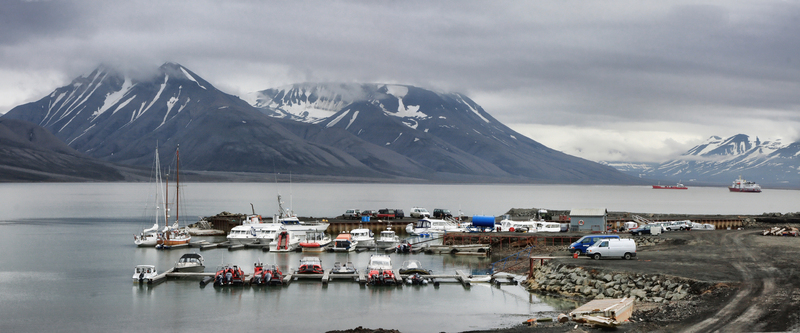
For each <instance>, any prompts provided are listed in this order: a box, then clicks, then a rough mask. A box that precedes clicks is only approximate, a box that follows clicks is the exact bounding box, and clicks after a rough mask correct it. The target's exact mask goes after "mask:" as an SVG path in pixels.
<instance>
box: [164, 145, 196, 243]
mask: <svg viewBox="0 0 800 333" xmlns="http://www.w3.org/2000/svg"><path fill="white" fill-rule="evenodd" d="M179 148H180V147H179ZM179 148H178V149H175V161H176V162H175V163H176V164H175V165H176V168H175V222H174V223H173V224H172V225H171V226H169V225H165V226H164V229H163V230H162V231H161V233H160V234H159V238H158V240H157V241H156V248H159V249H169V248H171V247H173V246H178V245H189V242H190V241H191V240H192V236H191V235H189V232H188V231H186V229H182V228H181V227H180V193H181V190H180V163H181V159H180V152H179ZM167 178H169V177H167ZM167 181H169V179H167ZM167 188H168V189H167V193H169V186H167ZM165 197H168V195H167V196H165ZM165 201H166V202H169V200H165ZM166 211H169V208H167V209H166ZM167 217H169V215H167Z"/></svg>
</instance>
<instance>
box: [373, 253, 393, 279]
mask: <svg viewBox="0 0 800 333" xmlns="http://www.w3.org/2000/svg"><path fill="white" fill-rule="evenodd" d="M367 283H369V284H370V285H373V286H380V285H394V284H396V283H397V281H396V280H395V276H394V272H392V258H390V257H389V256H387V255H383V254H373V255H372V256H370V258H369V264H368V265H367Z"/></svg>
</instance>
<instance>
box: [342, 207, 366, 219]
mask: <svg viewBox="0 0 800 333" xmlns="http://www.w3.org/2000/svg"><path fill="white" fill-rule="evenodd" d="M342 218H344V219H351V220H355V219H359V218H361V210H359V209H348V210H345V211H344V214H342Z"/></svg>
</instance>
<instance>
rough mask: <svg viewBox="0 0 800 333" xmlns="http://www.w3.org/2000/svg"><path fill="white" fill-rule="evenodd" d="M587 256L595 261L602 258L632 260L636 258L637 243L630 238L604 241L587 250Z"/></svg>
mask: <svg viewBox="0 0 800 333" xmlns="http://www.w3.org/2000/svg"><path fill="white" fill-rule="evenodd" d="M586 255H587V256H589V257H592V258H594V259H600V258H602V257H609V258H613V257H617V258H623V259H631V258H633V257H635V256H636V242H635V241H634V240H633V239H630V238H622V239H602V240H599V241H597V242H596V243H594V244H592V246H590V247H589V248H587V249H586Z"/></svg>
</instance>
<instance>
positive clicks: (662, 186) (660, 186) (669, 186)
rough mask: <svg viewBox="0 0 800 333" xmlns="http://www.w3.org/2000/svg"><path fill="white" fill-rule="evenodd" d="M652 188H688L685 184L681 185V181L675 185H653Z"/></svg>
mask: <svg viewBox="0 0 800 333" xmlns="http://www.w3.org/2000/svg"><path fill="white" fill-rule="evenodd" d="M653 188H654V189H660V190H687V189H689V188H688V187H686V186H685V185H683V184H681V183H677V184H675V185H661V184H658V185H653Z"/></svg>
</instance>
